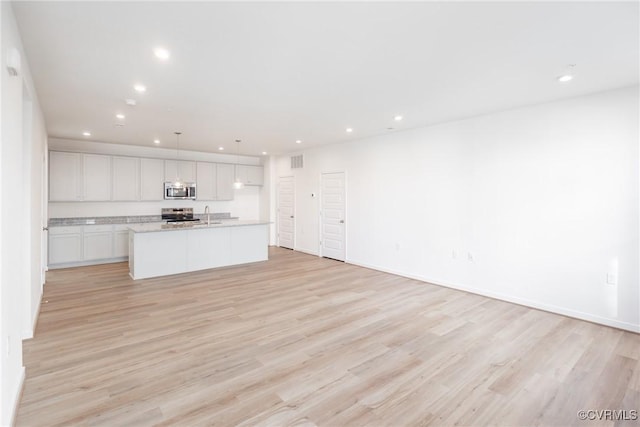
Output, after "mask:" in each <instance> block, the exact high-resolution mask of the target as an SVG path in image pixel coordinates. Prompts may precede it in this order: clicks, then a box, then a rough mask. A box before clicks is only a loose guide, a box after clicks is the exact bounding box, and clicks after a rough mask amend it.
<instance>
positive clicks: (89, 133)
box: [82, 131, 91, 136]
mask: <svg viewBox="0 0 640 427" xmlns="http://www.w3.org/2000/svg"><path fill="white" fill-rule="evenodd" d="M82 135H84V136H91V132H88V131H84V132H82Z"/></svg>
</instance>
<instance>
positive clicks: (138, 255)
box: [131, 230, 188, 280]
mask: <svg viewBox="0 0 640 427" xmlns="http://www.w3.org/2000/svg"><path fill="white" fill-rule="evenodd" d="M133 260H134V261H133V266H134V268H133V270H132V271H131V276H132V277H133V278H134V280H137V279H144V278H147V277H158V276H167V275H170V274H177V273H184V272H185V271H188V270H187V231H183V230H180V231H172V232H162V231H158V232H148V233H134V236H133Z"/></svg>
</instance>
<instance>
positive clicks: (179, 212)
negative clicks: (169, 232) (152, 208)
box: [162, 208, 200, 223]
mask: <svg viewBox="0 0 640 427" xmlns="http://www.w3.org/2000/svg"><path fill="white" fill-rule="evenodd" d="M162 219H163V220H165V221H167V223H180V222H196V221H200V219H199V218H194V217H193V208H162Z"/></svg>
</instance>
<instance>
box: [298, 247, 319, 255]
mask: <svg viewBox="0 0 640 427" xmlns="http://www.w3.org/2000/svg"><path fill="white" fill-rule="evenodd" d="M293 250H294V251H298V252H302V253H304V254H307V255H313V256H320V254H319V253H318V252H314V251H311V250H308V249H300V248H294V249H293Z"/></svg>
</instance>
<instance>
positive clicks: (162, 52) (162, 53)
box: [153, 47, 171, 61]
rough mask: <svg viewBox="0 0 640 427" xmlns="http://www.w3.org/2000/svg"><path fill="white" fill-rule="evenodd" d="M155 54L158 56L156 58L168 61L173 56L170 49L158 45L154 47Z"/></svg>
mask: <svg viewBox="0 0 640 427" xmlns="http://www.w3.org/2000/svg"><path fill="white" fill-rule="evenodd" d="M153 54H154V55H155V56H156V58H158V59H162V60H163V61H166V60H167V59H169V57H170V56H171V54H170V53H169V51H168V50H167V49H165V48H163V47H157V48H155V49H153Z"/></svg>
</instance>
